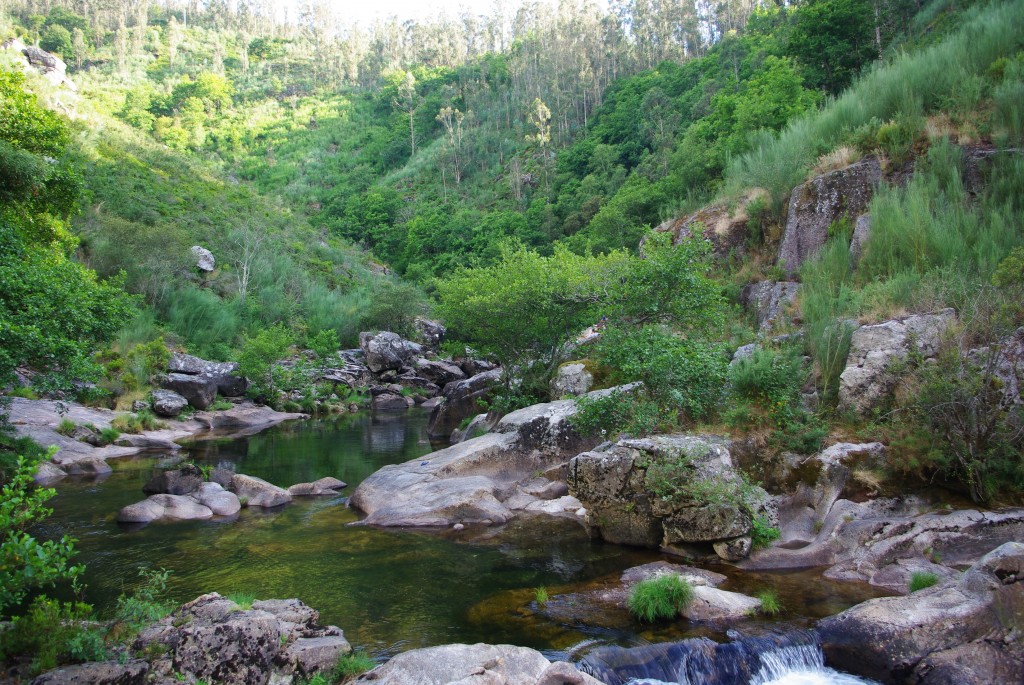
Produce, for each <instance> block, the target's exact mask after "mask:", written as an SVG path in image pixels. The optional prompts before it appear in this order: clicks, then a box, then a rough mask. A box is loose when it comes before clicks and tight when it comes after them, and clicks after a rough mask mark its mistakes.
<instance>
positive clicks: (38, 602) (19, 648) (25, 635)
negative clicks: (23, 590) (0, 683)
mask: <svg viewBox="0 0 1024 685" xmlns="http://www.w3.org/2000/svg"><path fill="white" fill-rule="evenodd" d="M92 621H93V615H92V607H91V606H89V605H88V604H85V603H82V602H58V601H57V600H53V599H50V598H49V597H46V596H39V597H36V598H35V599H34V600H33V601H32V604H31V605H29V608H28V611H27V612H26V613H25V615H24V616H17V617H15V619H14V620H13V621H12V625H11V628H10V629H9V630H6V631H4V632H3V633H2V634H0V655H2V656H5V657H6V656H15V655H31V657H32V667H31V670H32V673H33V674H36V673H41V672H43V671H49V670H51V669H53V668H56V667H57V666H59V665H61V664H68V663H80V662H83V661H102V660H103V659H106V658H107V650H106V645H105V644H104V642H103V631H102V629H101V628H100V627H99V626H98V625H97V624H95V623H93V622H92Z"/></svg>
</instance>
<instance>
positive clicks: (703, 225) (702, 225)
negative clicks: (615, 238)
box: [654, 189, 767, 259]
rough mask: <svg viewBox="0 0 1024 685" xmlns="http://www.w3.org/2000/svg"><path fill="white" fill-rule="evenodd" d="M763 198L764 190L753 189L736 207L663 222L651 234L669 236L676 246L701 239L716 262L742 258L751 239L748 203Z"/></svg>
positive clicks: (720, 207) (715, 207)
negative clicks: (708, 244) (695, 238)
mask: <svg viewBox="0 0 1024 685" xmlns="http://www.w3.org/2000/svg"><path fill="white" fill-rule="evenodd" d="M766 195H767V194H766V193H765V192H764V191H763V190H758V189H755V190H753V191H751V192H749V193H747V195H745V196H744V197H742V198H740V200H739V201H738V202H736V203H731V202H730V203H727V202H716V203H715V204H712V205H708V206H707V207H704V208H703V209H701V210H700V211H699V212H696V213H694V214H691V215H690V216H688V217H684V218H680V219H670V220H668V221H665V222H664V223H661V224H659V225H658V226H657V227H656V228H655V229H654V230H655V231H658V232H660V233H671V234H672V242H673V243H674V244H676V245H678V244H679V243H680V242H681V241H682V240H685V239H686V238H690V237H693V236H696V237H698V238H703V239H705V240H707V241H708V242H710V243H711V247H712V250H713V251H714V255H715V257H716V258H719V259H724V258H727V257H729V256H730V255H742V254H744V253H745V252H746V250H747V241H748V239H749V238H750V229H749V228H748V223H749V222H750V215H749V214H748V209H749V207H750V205H751V203H753V202H755V201H757V200H759V199H761V198H764V197H765V196H766Z"/></svg>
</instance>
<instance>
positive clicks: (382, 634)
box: [44, 411, 873, 655]
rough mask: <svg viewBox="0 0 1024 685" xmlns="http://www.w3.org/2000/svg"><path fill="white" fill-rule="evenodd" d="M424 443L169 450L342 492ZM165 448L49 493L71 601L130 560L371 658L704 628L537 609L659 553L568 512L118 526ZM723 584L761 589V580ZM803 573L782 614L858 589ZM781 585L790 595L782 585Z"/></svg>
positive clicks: (373, 439) (407, 426) (318, 433)
mask: <svg viewBox="0 0 1024 685" xmlns="http://www.w3.org/2000/svg"><path fill="white" fill-rule="evenodd" d="M429 451H431V445H430V443H429V441H428V440H427V438H426V415H425V414H424V413H423V412H420V411H412V412H409V413H408V414H400V415H390V416H378V417H371V416H370V415H367V414H358V415H353V416H345V417H342V418H339V419H331V420H311V421H302V422H290V423H288V424H283V425H281V426H278V427H275V428H272V429H270V430H268V431H265V432H263V433H260V434H258V435H255V436H252V437H249V438H237V439H222V440H209V441H201V442H197V443H195V444H194V445H192V446H191V447H190V448H189V449H188V450H187V451H186V450H183V452H185V456H186V457H188V458H192V459H194V460H195V461H197V462H198V463H200V464H211V465H230V466H231V467H232V468H234V469H235V470H237V471H240V472H243V473H247V474H250V475H253V476H257V477H260V478H264V479H266V480H268V481H270V482H272V483H274V484H276V485H280V486H283V487H287V486H289V485H291V484H293V483H299V482H308V481H312V480H315V479H317V478H321V477H323V476H335V477H337V478H340V479H342V480H344V481H345V482H347V483H349V488H348V489H347V490H345V491H344V494H349V493H351V492H352V490H353V489H354V487H355V486H356V485H357V484H358V483H359V482H360V481H362V480H363V479H364V478H366V477H367V476H368V475H369V474H371V473H373V472H374V471H376V470H377V469H378V468H380V467H381V466H384V465H386V464H392V463H398V462H402V461H406V460H408V459H412V458H416V457H419V456H421V455H423V454H426V453H428V452H429ZM168 457H169V455H166V454H157V455H148V456H146V457H143V458H138V459H130V460H121V461H115V462H113V466H114V468H115V471H114V473H113V474H111V475H110V476H109V477H107V478H106V479H104V480H99V481H96V480H92V481H90V480H77V479H70V478H69V479H67V480H65V481H63V482H61V483H60V484H59V485H58V486H57V492H58V495H57V497H55V498H54V499H53V500H52V506H53V509H54V515H53V517H52V518H51V519H50V520H49V521H48V522H47V524H46V529H45V531H44V533H45V534H47V535H55V534H62V533H67V534H70V535H72V536H73V537H76V538H78V540H79V542H78V545H77V547H78V550H79V556H78V560H79V561H80V562H83V563H85V564H86V566H87V572H86V575H85V582H86V584H87V586H88V588H87V591H86V598H87V599H88V600H89V601H90V602H92V603H93V604H95V605H96V607H97V609H98V610H99V611H100V612H101V614H102V613H104V612H109V611H110V609H111V608H112V607H113V604H114V602H115V601H116V598H117V596H118V595H119V594H120V593H121V592H122V591H124V590H130V589H131V588H133V587H135V586H136V585H137V584H138V582H139V578H138V573H139V570H140V569H154V568H161V567H163V568H167V569H170V570H171V571H172V575H171V578H170V582H169V595H170V599H171V600H174V601H175V602H183V601H187V600H190V599H193V598H194V597H196V596H197V595H199V594H201V593H203V592H210V591H217V592H220V593H222V594H227V593H232V592H245V593H249V594H252V595H255V596H256V597H257V598H270V597H281V598H283V597H298V598H300V599H302V600H303V601H304V602H306V603H307V604H309V605H311V606H313V607H315V608H317V609H318V610H319V611H320V613H321V617H322V619H323V622H325V623H332V624H335V625H338V626H340V627H341V628H342V629H344V631H345V634H346V636H347V637H348V639H349V641H350V642H352V643H353V644H354V645H357V646H362V647H365V648H366V649H368V650H369V651H371V652H372V653H374V654H378V655H383V654H387V653H392V652H395V651H401V650H405V649H412V648H416V647H421V646H429V645H436V644H442V643H448V642H471V643H472V642H491V643H500V642H509V643H513V644H520V645H524V646H529V647H534V648H537V649H542V650H545V651H546V652H548V653H560V652H562V651H563V650H568V649H570V648H571V647H572V646H573V645H575V644H577V643H580V642H584V641H596V642H600V643H607V642H615V643H619V644H629V643H633V642H635V641H636V640H637V639H646V640H649V639H659V638H662V637H664V638H666V639H671V638H678V637H679V636H685V634H687V633H688V634H698V633H701V632H704V633H705V634H706V631H701V630H699V629H697V630H688V629H686V628H685V627H683V628H682V632H680V626H675V627H672V626H666V628H665V630H667V631H668V632H667V633H665V634H664V635H662V632H663V631H655V632H654V633H652V632H650V630H649V629H647V628H644V627H641V626H639V625H635V624H633V623H632V621H631V620H630V619H629V617H628V616H626V615H622V616H619V615H617V614H615V615H611V616H607V617H606V620H597V621H593V620H585V621H577V620H569V621H567V620H565V619H564V618H560V619H552V618H548V617H546V616H545V612H543V611H540V610H538V609H539V608H538V607H537V606H536V603H535V602H534V601H533V597H534V592H533V588H536V587H538V586H542V585H543V586H546V587H548V588H550V589H551V590H552V591H553V592H552V594H553V595H554V591H557V590H560V589H566V591H568V588H571V587H573V586H575V585H579V584H583V583H588V582H590V581H595V580H601V579H607V578H614V576H615V575H616V574H618V573H619V572H620V571H621V570H623V569H625V568H628V567H630V566H635V565H637V564H642V563H647V562H649V561H654V560H657V559H659V558H661V557H660V556H659V555H657V554H655V553H652V552H649V551H643V550H636V549H630V548H627V547H621V546H617V545H606V544H601V543H596V542H592V541H590V540H589V539H588V537H587V536H586V534H585V532H584V531H583V529H582V528H581V527H580V526H579V525H578V524H576V523H574V522H571V521H558V520H551V519H539V518H534V519H526V520H522V521H517V522H514V523H513V524H510V525H509V526H506V527H505V528H504V529H502V530H500V531H496V530H490V529H476V530H466V531H462V532H461V533H454V532H450V531H449V532H441V533H424V532H406V531H391V530H379V529H373V528H367V527H363V526H351V525H349V524H351V523H354V522H356V521H358V519H359V517H358V515H357V514H356V513H355V512H353V511H352V510H350V509H349V508H348V507H347V506H346V503H345V498H344V497H342V496H338V497H324V498H303V499H296V500H295V501H294V502H293V503H292V504H290V505H288V506H285V507H283V508H280V509H278V510H275V511H271V512H265V511H260V510H253V509H243V510H242V512H241V514H240V515H239V516H238V517H237V518H235V519H234V520H213V521H203V522H174V523H155V524H151V525H149V526H146V527H143V528H139V529H129V528H124V527H121V526H119V525H118V524H117V522H116V517H117V512H118V510H119V509H120V508H121V507H123V506H125V505H127V504H130V503H132V502H136V501H138V500H140V499H143V497H144V496H143V494H142V486H143V484H144V483H145V482H146V481H147V480H148V479H149V478H150V477H151V476H152V475H153V474H154V473H156V472H157V471H158V470H159V469H160V468H161V467H166V466H167V465H168V461H167V459H168ZM786 580H787V581H789V582H792V581H793V580H796V579H795V578H794V577H792V576H791V577H789V578H787V579H786ZM730 582H736V583H737V584H738V585H749V584H753V585H758V586H760V585H762V584H768V585H771V584H773V583H771V580H770V578H769V579H766V580H759V579H757V578H754V579H752V580H751V579H746V583H744V579H742V578H739V579H737V580H736V581H730ZM808 582H813V583H815V587H817V588H820V592H819V593H817V600H816V604H817V603H820V605H821V606H820V607H819V608H818V609H817V610H815V608H814V607H797V606H792V605H791V607H792V611H791V612H789V613H790V616H789V618H790V619H794V618H795V619H797V622H802V621H803V620H804V619H805V618H806V617H810V616H813V615H815V614H819V615H820V614H822V611H821V609H822V608H823V607H824V606H826V605H827V607H828V613H832V612H834V611H836V610H841V609H843V608H845V607H846V606H849V605H851V604H853V603H855V602H857V601H860V600H861V599H863V598H865V597H866V596H868V595H870V594H873V593H872V592H871V591H870V590H866V589H856V588H854V589H852V590H851V586H849V585H846V586H840V585H836V584H831V583H829V582H828V581H824V580H823V579H820V574H815V575H814V577H813V578H811V577H808V578H806V579H801V580H800V581H799V582H798V583H797V585H798V586H802V588H804V589H806V588H807V583H808ZM786 584H787V585H788V584H789V583H786ZM780 590H782V592H781V593H780V594H782V595H783V601H784V602H786V601H789V600H788V599H787V597H788V596H789V595H790V593H788V592H785V589H784V588H780ZM795 594H796V595H799V592H797V593H795ZM613 614H614V612H613ZM684 623H685V622H684Z"/></svg>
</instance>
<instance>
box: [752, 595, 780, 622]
mask: <svg viewBox="0 0 1024 685" xmlns="http://www.w3.org/2000/svg"><path fill="white" fill-rule="evenodd" d="M755 597H757V599H758V600H760V602H761V613H762V614H764V615H765V616H778V615H779V614H780V613H781V612H782V605H781V604H780V603H779V596H778V595H777V594H775V591H774V590H762V591H761V592H758V593H757V594H756V595H755Z"/></svg>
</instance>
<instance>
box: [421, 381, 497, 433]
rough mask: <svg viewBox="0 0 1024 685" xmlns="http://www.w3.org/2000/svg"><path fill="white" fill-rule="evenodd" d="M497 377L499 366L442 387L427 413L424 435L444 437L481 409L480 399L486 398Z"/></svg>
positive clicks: (480, 411)
mask: <svg viewBox="0 0 1024 685" xmlns="http://www.w3.org/2000/svg"><path fill="white" fill-rule="evenodd" d="M500 380H501V369H492V370H490V371H485V372H483V373H478V374H477V375H475V376H473V377H471V378H467V379H465V380H461V381H453V382H451V383H449V384H448V385H446V386H445V387H444V390H442V392H441V395H442V397H444V401H443V402H442V403H441V404H440V405H438V406H437V407H435V408H434V410H433V411H432V412H431V413H430V423H429V424H428V425H427V435H429V436H430V438H431V439H433V440H447V439H448V438H449V437H451V434H452V431H453V430H455V429H456V428H458V427H459V424H461V423H462V422H463V421H464V420H466V419H468V418H471V417H473V416H476V415H477V414H480V413H482V411H483V407H482V406H481V404H480V400H481V399H484V398H486V397H487V396H488V395H489V394H490V392H491V389H492V388H493V386H494V385H495V384H496V383H498V381H500Z"/></svg>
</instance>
